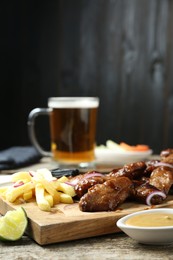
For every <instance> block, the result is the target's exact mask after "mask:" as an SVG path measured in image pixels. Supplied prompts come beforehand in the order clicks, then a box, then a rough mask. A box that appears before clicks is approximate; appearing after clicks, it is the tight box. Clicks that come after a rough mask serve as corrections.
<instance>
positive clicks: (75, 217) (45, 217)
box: [0, 196, 173, 245]
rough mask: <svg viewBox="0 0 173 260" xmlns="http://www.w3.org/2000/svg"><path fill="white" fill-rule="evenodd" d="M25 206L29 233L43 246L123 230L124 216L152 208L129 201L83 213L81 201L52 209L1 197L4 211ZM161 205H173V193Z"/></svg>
mask: <svg viewBox="0 0 173 260" xmlns="http://www.w3.org/2000/svg"><path fill="white" fill-rule="evenodd" d="M19 206H22V207H23V208H24V209H25V210H26V213H27V216H28V220H29V221H28V228H27V230H26V234H28V235H29V236H30V237H31V238H33V239H34V240H35V241H36V242H37V243H38V244H40V245H47V244H52V243H57V242H63V241H71V240H77V239H82V238H87V237H94V236H101V235H106V234H111V233H117V232H120V230H119V229H118V228H117V226H116V222H117V220H118V219H120V218H121V217H123V216H125V215H127V214H130V213H133V212H137V211H140V210H143V209H147V208H150V207H148V206H146V205H142V204H138V203H133V202H128V203H124V204H122V205H121V206H120V207H119V208H118V209H117V210H116V211H111V212H92V213H91V212H81V211H80V210H79V207H78V203H74V204H69V205H68V204H59V205H56V206H55V207H54V208H53V209H52V211H51V212H45V211H41V210H39V208H38V207H37V205H36V203H35V202H28V203H25V204H20V205H14V204H11V203H8V202H6V201H4V200H3V199H1V198H0V213H1V214H3V215H4V214H5V213H6V212H7V211H8V210H11V209H16V208H17V207H19ZM157 207H173V196H170V197H169V198H168V199H167V201H165V203H163V204H161V205H158V206H157Z"/></svg>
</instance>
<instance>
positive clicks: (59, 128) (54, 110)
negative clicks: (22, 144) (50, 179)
mask: <svg viewBox="0 0 173 260" xmlns="http://www.w3.org/2000/svg"><path fill="white" fill-rule="evenodd" d="M98 106H99V99H98V98H96V97H52V98H49V99H48V108H35V109H33V110H32V111H31V112H30V114H29V116H28V130H29V137H30V140H31V142H32V144H33V145H34V146H35V148H36V149H37V150H38V152H39V153H40V154H41V155H43V156H52V157H53V158H54V159H55V160H56V161H57V162H58V163H59V164H64V165H65V164H74V165H76V166H81V165H82V163H84V165H86V166H88V167H89V166H90V165H92V163H90V162H92V161H94V148H95V135H96V118H97V109H98ZM39 115H49V117H50V133H51V152H50V151H45V150H44V149H43V148H42V147H41V146H40V144H39V142H38V141H37V137H36V134H35V129H34V125H35V118H36V117H37V116H39Z"/></svg>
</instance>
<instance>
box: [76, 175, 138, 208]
mask: <svg viewBox="0 0 173 260" xmlns="http://www.w3.org/2000/svg"><path fill="white" fill-rule="evenodd" d="M132 185H133V184H132V181H131V180H130V179H129V178H127V177H119V178H111V179H109V180H107V181H105V182H104V183H103V184H96V185H94V186H93V187H91V188H90V189H89V190H88V193H86V194H85V195H84V196H83V197H82V198H81V199H80V201H79V208H80V210H81V211H88V212H93V211H109V210H115V209H116V208H117V206H118V205H119V204H121V203H123V202H124V201H125V200H126V198H127V197H128V196H129V194H130V189H131V187H132Z"/></svg>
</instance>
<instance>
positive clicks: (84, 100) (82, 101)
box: [48, 97, 99, 108]
mask: <svg viewBox="0 0 173 260" xmlns="http://www.w3.org/2000/svg"><path fill="white" fill-rule="evenodd" d="M98 106H99V98H97V97H54V98H49V100H48V107H50V108H95V107H98Z"/></svg>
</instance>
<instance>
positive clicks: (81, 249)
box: [0, 158, 173, 260]
mask: <svg viewBox="0 0 173 260" xmlns="http://www.w3.org/2000/svg"><path fill="white" fill-rule="evenodd" d="M43 167H46V168H49V169H52V168H54V167H55V163H54V162H52V161H50V159H48V158H44V159H43V160H42V161H41V162H40V164H36V165H32V166H29V167H25V170H28V169H33V170H34V169H38V168H43ZM111 167H112V166H111ZM107 170H109V169H108V168H107ZM17 171H18V170H17ZM13 172H14V171H13V170H12V171H3V172H1V174H7V173H8V174H10V173H13ZM0 259H8V260H9V259H27V260H28V259H29V260H30V259H62V260H63V259H84V260H85V259H133V260H135V259H152V260H153V259H157V260H158V259H163V260H164V259H173V245H172V244H171V245H166V246H152V245H142V244H139V243H137V242H136V241H134V240H132V239H131V238H129V237H127V236H126V235H125V234H124V233H122V232H120V233H116V234H109V235H105V236H100V237H93V238H86V239H81V240H75V241H69V242H62V243H56V244H51V245H47V246H40V245H38V244H37V243H36V242H35V241H33V240H32V239H31V238H29V237H28V236H25V235H24V236H23V237H22V239H21V240H19V241H16V242H12V243H3V242H0Z"/></svg>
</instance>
